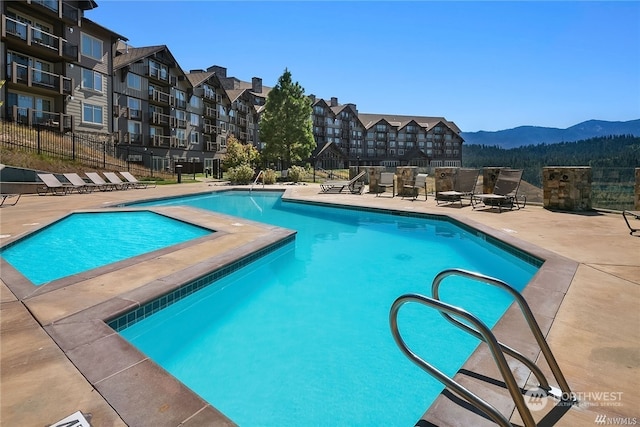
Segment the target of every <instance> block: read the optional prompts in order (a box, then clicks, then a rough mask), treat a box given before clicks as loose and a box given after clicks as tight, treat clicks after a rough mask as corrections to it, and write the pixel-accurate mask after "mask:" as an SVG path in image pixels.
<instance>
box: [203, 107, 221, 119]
mask: <svg viewBox="0 0 640 427" xmlns="http://www.w3.org/2000/svg"><path fill="white" fill-rule="evenodd" d="M204 115H205V116H207V117H214V118H216V119H217V118H218V110H216V109H215V108H211V107H205V109H204Z"/></svg>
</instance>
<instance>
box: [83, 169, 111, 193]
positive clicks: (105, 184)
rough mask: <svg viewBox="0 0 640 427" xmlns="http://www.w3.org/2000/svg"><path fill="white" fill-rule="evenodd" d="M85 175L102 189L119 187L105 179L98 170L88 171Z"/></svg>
mask: <svg viewBox="0 0 640 427" xmlns="http://www.w3.org/2000/svg"><path fill="white" fill-rule="evenodd" d="M85 175H87V178H89V179H90V180H91V182H93V183H94V184H95V185H96V186H97V188H98V189H99V190H100V191H110V190H115V189H116V188H117V187H116V185H115V184H113V183H111V182H107V181H105V180H104V179H103V178H102V177H101V176H100V175H99V174H98V173H97V172H87V173H86V174H85Z"/></svg>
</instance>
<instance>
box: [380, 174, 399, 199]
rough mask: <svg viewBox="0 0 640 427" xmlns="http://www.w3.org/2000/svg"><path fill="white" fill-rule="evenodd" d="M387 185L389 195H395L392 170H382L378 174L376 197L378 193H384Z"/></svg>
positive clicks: (394, 176)
mask: <svg viewBox="0 0 640 427" xmlns="http://www.w3.org/2000/svg"><path fill="white" fill-rule="evenodd" d="M388 187H391V197H392V198H393V197H395V196H396V174H394V173H393V172H382V173H381V174H380V181H378V191H377V192H376V197H378V196H380V193H385V192H386V191H387V188H388ZM380 190H382V191H380Z"/></svg>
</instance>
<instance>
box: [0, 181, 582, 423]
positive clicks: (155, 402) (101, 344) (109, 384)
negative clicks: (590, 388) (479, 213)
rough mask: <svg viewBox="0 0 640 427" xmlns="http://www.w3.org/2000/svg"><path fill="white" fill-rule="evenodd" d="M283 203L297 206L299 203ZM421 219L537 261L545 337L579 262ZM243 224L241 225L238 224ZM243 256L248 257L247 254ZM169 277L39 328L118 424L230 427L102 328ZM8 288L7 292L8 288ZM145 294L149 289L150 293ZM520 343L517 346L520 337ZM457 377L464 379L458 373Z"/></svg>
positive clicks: (438, 413)
mask: <svg viewBox="0 0 640 427" xmlns="http://www.w3.org/2000/svg"><path fill="white" fill-rule="evenodd" d="M229 190H233V189H229ZM288 193H289V191H285V194H284V195H283V200H287V199H289V198H288ZM203 194H206V193H203ZM289 200H290V201H301V200H299V199H289ZM303 202H304V201H303ZM318 204H321V205H333V206H336V207H341V208H344V207H349V206H352V205H341V204H340V203H324V202H319V203H318ZM147 210H148V208H147ZM363 210H377V211H380V212H384V211H389V212H390V211H393V212H406V211H403V210H401V209H376V208H366V207H365V208H363ZM102 211H104V210H101V212H102ZM427 215H430V216H439V217H441V219H442V218H452V219H454V220H456V221H457V222H459V223H461V224H465V225H468V226H470V227H472V229H474V230H477V231H478V232H481V233H483V234H485V235H487V236H490V237H491V238H494V239H496V240H497V241H501V242H504V243H505V244H508V245H510V246H514V247H516V248H519V250H523V251H525V252H527V253H530V254H532V255H534V256H536V257H538V258H540V259H543V260H544V263H543V265H542V266H541V267H540V269H539V271H538V272H537V273H536V275H535V276H534V277H533V279H532V280H531V281H530V282H529V284H528V285H527V287H526V288H525V291H524V294H525V297H526V298H527V300H528V302H529V304H530V306H531V308H532V310H533V312H534V314H535V316H536V319H538V321H539V322H540V323H541V327H542V329H543V333H544V334H545V335H546V333H547V332H548V329H549V328H550V326H551V323H552V321H553V317H554V316H555V313H556V312H557V310H558V308H559V306H560V303H561V301H562V298H563V297H564V294H565V293H566V291H567V289H568V286H569V284H570V283H571V279H572V278H573V275H574V274H575V271H576V269H577V266H578V263H577V262H575V261H572V260H569V259H568V258H565V257H562V256H560V255H557V254H555V253H553V252H550V251H547V250H545V249H542V248H540V247H538V246H535V245H532V244H529V243H527V242H524V241H521V240H519V239H517V238H515V237H513V236H511V235H509V234H506V233H504V232H500V231H497V230H495V229H493V228H490V227H487V226H483V225H482V224H479V223H476V222H474V221H472V220H470V219H469V218H464V220H462V219H461V218H456V215H455V214H446V215H432V214H427ZM243 221H245V220H244V219H243ZM290 233H291V231H289V233H285V235H278V237H275V236H272V237H273V238H274V240H272V241H271V243H273V242H274V241H281V240H282V239H284V238H286V237H287V236H288V237H290V236H291V234H290ZM214 234H215V233H214ZM276 234H278V233H276ZM267 240H269V239H267ZM268 244H269V242H259V243H258V246H260V247H261V248H264V247H266V246H268ZM248 252H249V253H253V252H251V251H248ZM235 255H238V254H235ZM230 258H233V256H232V255H230V256H229V259H227V260H226V262H231V261H230ZM236 259H237V258H236ZM209 268H210V265H208V266H206V267H205V266H204V265H200V264H198V265H194V266H192V267H191V268H190V269H188V270H189V274H190V275H191V276H190V277H197V276H198V275H199V274H204V270H208V269H209ZM189 274H187V276H189ZM3 276H4V272H3ZM174 279H176V277H173V278H170V280H166V281H157V282H151V283H149V284H147V285H148V286H145V287H144V289H141V288H139V289H135V290H133V291H131V292H128V293H125V294H122V295H118V296H117V297H114V298H112V299H110V300H108V301H105V302H103V303H100V304H98V305H96V306H93V307H90V308H87V309H85V310H83V311H80V312H78V313H75V314H72V315H70V316H67V317H64V318H62V319H60V320H57V321H55V322H51V323H48V324H45V325H44V329H45V330H46V331H47V332H48V333H49V335H50V336H51V337H52V338H53V339H54V340H55V341H56V343H57V344H58V346H59V347H60V348H61V349H62V350H63V351H64V353H65V354H66V355H67V357H69V359H70V360H71V361H72V362H73V363H74V364H75V365H76V367H77V368H78V369H79V370H80V372H82V374H83V375H85V377H86V378H87V380H88V381H89V382H90V383H91V384H92V385H93V386H94V387H95V388H96V390H98V391H99V392H100V394H101V395H102V396H103V397H104V398H105V399H106V400H107V402H109V404H110V405H112V406H113V407H114V408H115V409H116V411H117V412H118V413H119V414H120V416H121V417H122V419H123V420H125V422H127V423H130V424H133V425H140V424H149V423H151V424H154V425H177V424H178V423H180V422H183V421H185V420H187V422H186V423H185V425H187V424H189V423H194V424H198V423H205V424H208V423H211V424H216V425H233V422H232V421H231V420H229V419H227V418H226V417H225V416H224V415H223V414H221V413H220V412H219V411H217V410H216V409H215V408H213V407H212V406H211V405H209V404H207V403H206V402H204V401H203V400H202V399H201V398H200V397H199V396H197V395H196V394H195V393H193V392H191V390H189V389H188V388H187V387H186V386H184V385H183V384H182V383H180V382H179V381H177V380H176V379H175V378H173V377H172V376H171V375H170V374H168V373H167V372H166V371H164V370H163V369H162V368H160V367H159V366H158V365H156V364H155V363H154V362H153V361H150V360H149V359H148V358H146V357H145V356H144V355H143V354H141V353H140V352H139V351H137V350H136V349H135V348H133V347H132V346H130V345H129V344H128V343H127V342H126V341H124V339H123V338H121V337H120V336H119V334H117V333H115V331H113V330H112V329H111V328H109V327H108V326H107V322H108V320H110V319H113V318H114V316H115V315H118V314H122V313H126V312H127V311H129V310H131V309H133V308H136V307H140V306H141V305H142V304H143V303H144V302H145V301H146V302H148V301H150V300H152V299H153V298H156V297H157V296H158V295H161V294H162V293H163V292H165V291H167V290H168V289H169V288H171V286H170V285H169V284H168V283H170V282H172V281H173V280H174ZM185 283H188V281H182V282H181V284H180V285H178V286H176V287H180V286H182V285H183V284H185ZM9 287H10V289H12V288H11V286H9ZM150 288H153V290H152V289H150ZM12 290H13V289H12ZM154 295H155V296H154ZM27 299H28V298H27ZM513 310H514V307H513V306H512V307H511V308H509V310H508V311H507V313H506V314H505V316H503V318H501V319H500V321H499V322H498V323H497V325H496V326H495V328H494V331H502V330H506V331H507V332H510V333H511V335H513V336H514V337H516V338H520V337H521V336H522V331H521V330H520V329H518V330H517V331H516V330H514V329H513V328H512V326H511V325H510V323H511V321H512V320H513V319H512V317H513V313H512V312H513ZM541 320H542V321H541ZM519 341H522V340H521V339H520V340H519ZM531 341H532V340H528V341H527V342H525V343H523V344H524V345H525V346H527V345H528V346H529V347H530V346H531ZM482 348H483V347H482V346H481V347H479V348H478V349H477V350H476V351H475V352H474V353H473V354H472V356H471V357H470V358H469V360H468V361H467V362H466V363H465V365H464V366H463V368H462V369H461V371H463V370H464V369H471V368H473V367H474V366H478V365H483V364H485V363H486V361H487V356H488V355H487V354H486V352H483V350H482ZM113 349H117V350H118V352H117V354H118V357H110V355H111V354H112V352H113ZM525 354H526V355H528V356H529V354H532V355H533V356H532V357H533V359H534V360H535V358H536V355H537V354H538V352H536V351H535V350H534V349H529V348H527V353H525ZM490 360H491V358H490V356H489V361H490ZM96 371H98V372H96ZM459 375H463V374H461V373H459ZM516 375H517V379H518V383H519V384H524V382H526V380H527V378H528V373H523V372H520V371H516ZM142 377H144V378H145V380H144V381H143V382H141V378H142ZM140 389H144V390H146V393H145V394H144V397H143V398H141V399H140V398H138V399H136V398H132V397H133V396H135V395H136V394H138V393H136V391H137V390H140ZM491 393H494V391H491ZM450 401H451V400H450V399H448V398H447V397H446V396H445V397H443V396H442V395H441V396H440V397H438V399H437V400H436V402H434V404H433V405H432V406H431V407H430V408H429V409H428V410H427V412H426V413H425V415H424V416H423V420H424V421H425V422H431V420H435V421H436V422H440V423H442V421H441V420H442V419H444V420H447V421H446V422H445V423H443V424H447V425H450V423H451V412H450V411H451V408H450V407H449V405H448V402H450ZM143 402H144V403H143ZM509 406H511V409H509ZM512 406H513V405H512V404H511V405H509V404H505V406H500V407H499V409H503V408H504V411H502V410H501V412H502V413H507V414H508V413H512V412H513V408H512ZM454 410H455V411H456V418H462V419H464V417H463V416H462V414H460V412H459V410H460V406H457V407H456V408H454ZM446 413H448V414H449V416H447V417H445V416H444V414H446ZM169 420H179V421H178V422H177V423H175V424H168V422H170V421H169ZM469 420H470V421H469ZM469 420H468V421H467V422H466V423H465V422H461V423H460V425H471V424H473V425H478V421H479V418H478V416H477V415H476V414H473V413H472V412H471V413H470V418H469ZM480 420H481V419H480ZM424 425H429V424H424Z"/></svg>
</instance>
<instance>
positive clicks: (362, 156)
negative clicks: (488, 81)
mask: <svg viewBox="0 0 640 427" xmlns="http://www.w3.org/2000/svg"><path fill="white" fill-rule="evenodd" d="M1 5H2V6H1V12H2V15H1V24H2V27H1V32H2V33H1V34H2V39H1V44H0V48H1V49H0V50H2V52H1V53H2V55H3V57H4V58H6V59H7V60H6V66H4V67H1V73H2V74H1V75H0V80H6V84H5V85H4V87H3V88H2V89H1V90H0V100H1V101H3V103H4V108H2V109H1V111H0V114H1V116H2V117H4V118H8V119H9V120H13V121H18V122H22V123H27V124H31V125H41V126H47V127H49V128H51V129H57V130H60V131H63V132H82V133H89V134H93V135H98V136H100V137H101V139H102V140H104V141H109V143H112V144H113V145H114V147H115V152H116V154H117V155H119V156H120V157H122V158H126V159H127V160H129V161H131V162H139V163H142V164H144V165H146V166H152V167H153V168H154V169H156V170H173V167H174V166H175V165H176V164H189V163H191V164H192V165H193V168H194V170H195V169H196V166H195V165H196V164H197V165H198V167H197V168H198V170H202V169H204V168H207V169H209V170H210V171H213V170H216V169H219V166H220V163H219V161H220V159H221V158H222V157H223V156H224V153H225V151H226V144H227V141H228V138H229V137H230V136H232V135H233V136H234V137H235V138H237V139H238V140H239V141H240V142H241V143H250V144H253V145H254V146H256V147H257V148H258V150H262V149H263V148H264V142H262V141H260V133H259V119H260V114H261V112H262V111H263V109H264V106H265V103H266V100H267V96H268V93H269V91H270V90H271V88H270V87H267V86H264V85H263V84H262V79H261V78H259V77H253V78H252V79H251V82H245V81H242V80H240V79H238V78H235V77H229V76H227V69H226V68H224V67H221V66H218V65H213V66H211V67H209V68H207V69H206V70H191V71H189V72H185V71H183V70H182V68H181V67H180V64H178V62H177V61H176V59H175V57H174V56H173V54H172V53H171V51H170V50H169V48H168V47H167V46H166V45H157V46H147V47H132V46H130V45H129V44H127V43H126V42H128V40H127V39H126V38H125V37H124V36H121V35H119V34H116V33H114V32H113V31H111V30H109V29H107V28H104V27H102V26H100V25H99V24H98V23H96V22H93V21H91V20H90V19H87V18H85V17H84V12H85V11H86V10H90V9H92V8H95V7H97V4H96V3H95V2H94V1H93V0H75V1H74V0H23V1H11V2H9V1H3V2H1ZM309 98H310V101H311V103H312V117H311V120H312V122H313V135H314V138H315V140H316V143H317V149H316V150H315V152H314V153H313V156H312V157H313V159H314V162H315V165H316V166H319V167H323V168H326V169H329V168H344V167H347V166H349V165H355V164H361V165H386V166H396V165H415V166H423V167H424V166H460V164H461V160H462V150H461V146H462V143H463V140H462V137H461V136H460V129H459V128H458V127H457V126H456V125H455V123H453V122H451V121H448V120H446V119H445V118H443V117H423V116H397V115H390V114H368V113H367V114H365V113H360V112H359V111H358V109H357V107H356V104H353V103H347V104H340V103H339V102H338V98H335V97H334V98H331V99H330V100H325V99H321V98H316V97H315V96H314V95H310V96H309Z"/></svg>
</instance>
